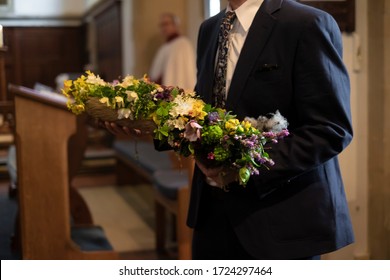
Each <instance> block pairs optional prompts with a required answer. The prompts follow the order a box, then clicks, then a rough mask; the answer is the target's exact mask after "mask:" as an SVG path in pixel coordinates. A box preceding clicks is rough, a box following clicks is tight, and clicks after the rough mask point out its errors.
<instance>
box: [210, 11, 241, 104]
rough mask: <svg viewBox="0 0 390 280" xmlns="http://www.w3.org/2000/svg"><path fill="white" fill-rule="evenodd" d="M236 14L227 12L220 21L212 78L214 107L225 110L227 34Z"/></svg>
mask: <svg viewBox="0 0 390 280" xmlns="http://www.w3.org/2000/svg"><path fill="white" fill-rule="evenodd" d="M235 19H236V13H235V12H232V11H229V12H227V13H226V14H225V17H224V18H223V19H222V24H221V27H220V30H219V35H218V59H217V65H216V67H215V76H214V88H213V94H214V106H216V107H219V108H225V99H226V69H227V58H228V51H229V32H230V30H231V29H232V28H233V22H234V20H235Z"/></svg>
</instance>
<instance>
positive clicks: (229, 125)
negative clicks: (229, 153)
mask: <svg viewBox="0 0 390 280" xmlns="http://www.w3.org/2000/svg"><path fill="white" fill-rule="evenodd" d="M239 124H240V121H239V120H238V119H230V120H228V121H227V122H226V123H225V128H226V129H227V130H228V131H229V134H234V133H235V131H236V130H237V127H238V125H239Z"/></svg>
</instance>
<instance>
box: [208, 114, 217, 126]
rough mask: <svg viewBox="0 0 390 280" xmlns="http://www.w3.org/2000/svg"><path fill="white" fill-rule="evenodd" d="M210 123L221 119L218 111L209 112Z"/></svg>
mask: <svg viewBox="0 0 390 280" xmlns="http://www.w3.org/2000/svg"><path fill="white" fill-rule="evenodd" d="M207 118H208V119H209V122H210V124H215V123H216V122H218V121H219V120H220V118H219V114H218V112H210V113H208V114H207Z"/></svg>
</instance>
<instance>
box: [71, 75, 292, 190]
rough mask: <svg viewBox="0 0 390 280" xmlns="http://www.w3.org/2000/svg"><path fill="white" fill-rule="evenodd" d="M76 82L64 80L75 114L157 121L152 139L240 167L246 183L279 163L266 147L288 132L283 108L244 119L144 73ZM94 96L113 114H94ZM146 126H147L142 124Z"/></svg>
mask: <svg viewBox="0 0 390 280" xmlns="http://www.w3.org/2000/svg"><path fill="white" fill-rule="evenodd" d="M86 74H87V75H82V76H80V77H79V78H78V79H76V80H75V81H71V80H69V81H65V82H64V89H63V94H65V95H66V96H67V97H68V108H69V109H70V110H71V111H72V112H73V113H75V114H80V113H82V112H84V111H87V113H89V114H91V115H93V116H95V117H99V118H101V119H103V120H108V121H116V120H126V121H127V123H126V124H124V125H127V124H130V123H131V122H136V121H138V120H144V121H148V122H150V123H153V125H154V126H153V131H152V132H153V137H154V138H155V139H158V140H160V141H161V142H162V143H168V144H169V145H170V146H171V147H172V148H173V149H174V150H175V151H176V152H178V153H179V154H180V155H183V156H185V157H188V156H194V157H195V158H197V159H198V160H201V161H203V162H205V163H206V164H208V165H209V166H221V165H226V166H229V167H232V168H235V169H237V170H238V174H239V176H238V177H239V183H240V184H241V185H243V186H245V185H246V184H247V182H248V180H249V179H250V177H251V175H257V174H259V171H260V168H261V167H266V168H269V167H270V166H272V165H273V164H274V162H273V161H272V159H271V158H270V156H269V154H268V153H267V152H266V150H265V148H264V146H265V145H266V143H268V142H271V141H272V142H277V141H278V139H280V138H283V137H285V136H287V135H288V134H289V132H288V130H287V121H286V120H285V119H284V118H283V117H282V116H281V115H280V113H279V112H276V113H275V114H272V117H271V118H266V117H264V116H260V117H259V118H258V119H253V118H245V119H244V120H242V121H240V120H238V119H237V118H236V116H235V115H233V114H231V113H230V112H226V111H225V110H223V109H220V108H215V107H213V106H211V105H210V104H206V103H205V102H204V101H203V100H202V99H200V98H199V97H198V96H197V95H196V94H195V92H189V91H184V90H183V89H181V88H178V87H168V86H162V85H158V84H156V83H153V82H151V81H149V80H148V79H147V77H146V76H144V77H143V78H142V79H135V78H134V77H133V76H126V77H125V78H124V79H123V80H122V81H121V82H119V81H114V82H113V83H108V82H105V81H104V80H102V79H101V78H100V77H99V76H97V75H95V74H93V73H91V72H89V71H87V72H86ZM91 100H95V102H96V101H97V103H98V104H100V108H103V109H104V111H109V112H110V113H114V116H115V117H114V118H112V117H111V119H105V118H104V116H103V117H102V116H100V115H99V116H97V115H96V114H95V115H94V114H93V112H91V110H89V107H88V106H89V105H88V104H89V103H90V102H91ZM141 130H142V128H141Z"/></svg>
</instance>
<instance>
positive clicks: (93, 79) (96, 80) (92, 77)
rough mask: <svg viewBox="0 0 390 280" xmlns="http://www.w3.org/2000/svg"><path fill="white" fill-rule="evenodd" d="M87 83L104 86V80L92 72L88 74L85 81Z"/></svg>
mask: <svg viewBox="0 0 390 280" xmlns="http://www.w3.org/2000/svg"><path fill="white" fill-rule="evenodd" d="M85 82H86V83H87V84H94V85H99V86H105V85H106V82H105V81H104V80H103V79H101V78H100V77H99V76H95V75H93V74H89V75H88V77H87V80H86V81H85Z"/></svg>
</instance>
